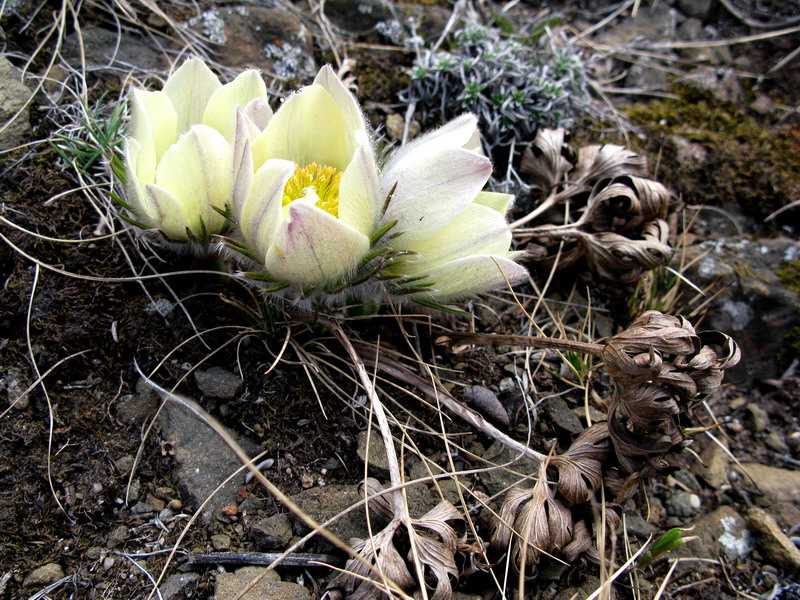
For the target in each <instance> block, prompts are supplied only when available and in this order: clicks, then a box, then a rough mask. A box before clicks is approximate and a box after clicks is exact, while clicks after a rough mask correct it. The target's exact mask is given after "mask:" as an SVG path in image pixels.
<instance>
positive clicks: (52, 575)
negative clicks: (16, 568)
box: [22, 563, 64, 588]
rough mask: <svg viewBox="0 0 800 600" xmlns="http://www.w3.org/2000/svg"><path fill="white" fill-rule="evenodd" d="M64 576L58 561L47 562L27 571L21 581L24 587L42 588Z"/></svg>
mask: <svg viewBox="0 0 800 600" xmlns="http://www.w3.org/2000/svg"><path fill="white" fill-rule="evenodd" d="M63 577H64V569H62V568H61V565H59V564H58V563H47V564H46V565H42V566H41V567H37V568H35V569H34V570H33V571H31V572H30V573H28V576H27V577H25V579H24V580H23V582H22V587H24V588H43V587H45V586H48V585H50V584H51V583H55V582H56V581H59V580H60V579H63Z"/></svg>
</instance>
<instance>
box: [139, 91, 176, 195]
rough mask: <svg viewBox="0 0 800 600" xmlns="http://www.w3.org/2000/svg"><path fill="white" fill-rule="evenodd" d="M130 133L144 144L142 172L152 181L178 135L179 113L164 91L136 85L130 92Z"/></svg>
mask: <svg viewBox="0 0 800 600" xmlns="http://www.w3.org/2000/svg"><path fill="white" fill-rule="evenodd" d="M130 107H131V123H130V128H129V132H130V136H131V137H133V138H134V139H136V140H137V141H138V142H139V144H141V147H142V152H141V155H140V156H139V171H138V173H139V176H140V177H141V178H142V179H145V180H147V181H150V182H152V181H153V178H154V177H155V170H156V164H157V163H158V161H159V160H161V157H162V156H163V155H164V152H166V151H167V148H169V147H170V145H171V144H173V143H175V140H176V139H178V129H177V127H178V116H177V114H176V113H175V109H174V108H173V106H172V102H170V100H169V98H168V97H167V95H166V94H165V93H164V92H147V91H144V90H138V89H134V90H133V91H132V92H131V96H130Z"/></svg>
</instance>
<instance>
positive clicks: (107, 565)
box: [103, 556, 117, 571]
mask: <svg viewBox="0 0 800 600" xmlns="http://www.w3.org/2000/svg"><path fill="white" fill-rule="evenodd" d="M116 562H117V561H116V560H115V559H114V557H113V556H106V557H105V558H104V559H103V570H104V571H108V570H109V569H111V567H113V566H114V563H116Z"/></svg>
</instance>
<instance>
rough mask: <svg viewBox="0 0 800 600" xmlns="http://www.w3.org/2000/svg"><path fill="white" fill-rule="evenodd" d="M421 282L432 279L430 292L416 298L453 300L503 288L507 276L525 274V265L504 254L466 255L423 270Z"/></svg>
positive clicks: (515, 280)
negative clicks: (425, 274) (424, 271)
mask: <svg viewBox="0 0 800 600" xmlns="http://www.w3.org/2000/svg"><path fill="white" fill-rule="evenodd" d="M426 273H427V274H428V277H427V278H426V279H425V280H423V281H424V282H433V283H434V286H433V291H432V292H423V293H420V294H419V295H417V296H416V297H418V298H421V299H433V300H434V301H436V302H455V301H457V300H462V299H464V298H467V297H469V296H474V295H476V294H481V293H483V292H488V291H490V290H495V289H501V288H506V287H507V283H506V279H507V280H508V281H509V282H510V283H511V284H514V283H518V282H520V281H522V280H523V279H525V278H526V277H527V276H528V272H527V271H526V270H525V267H523V266H522V265H518V264H517V263H515V262H514V261H513V260H511V259H509V258H506V257H505V256H491V255H486V254H481V255H475V256H467V257H464V258H459V259H457V260H453V261H449V262H446V263H443V264H441V265H439V266H437V267H434V268H432V269H430V270H429V271H426Z"/></svg>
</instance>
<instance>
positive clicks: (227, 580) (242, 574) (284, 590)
mask: <svg viewBox="0 0 800 600" xmlns="http://www.w3.org/2000/svg"><path fill="white" fill-rule="evenodd" d="M262 574H265V575H264V577H263V579H261V581H259V582H258V583H257V584H256V585H255V586H253V588H252V589H250V590H249V591H248V592H247V593H246V594H244V595H243V596H240V595H239V594H240V593H241V591H242V590H243V589H244V588H245V587H247V586H249V585H250V582H252V581H253V579H255V578H256V577H260V576H261V575H262ZM234 598H238V599H239V600H311V593H310V592H309V591H308V590H307V589H306V588H304V587H303V586H302V585H297V584H296V583H289V582H287V581H280V578H279V577H278V575H277V574H276V573H275V571H267V570H266V569H264V568H262V567H244V568H243V569H239V570H237V571H236V572H235V573H219V574H218V575H217V585H216V589H215V592H214V600H233V599H234Z"/></svg>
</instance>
